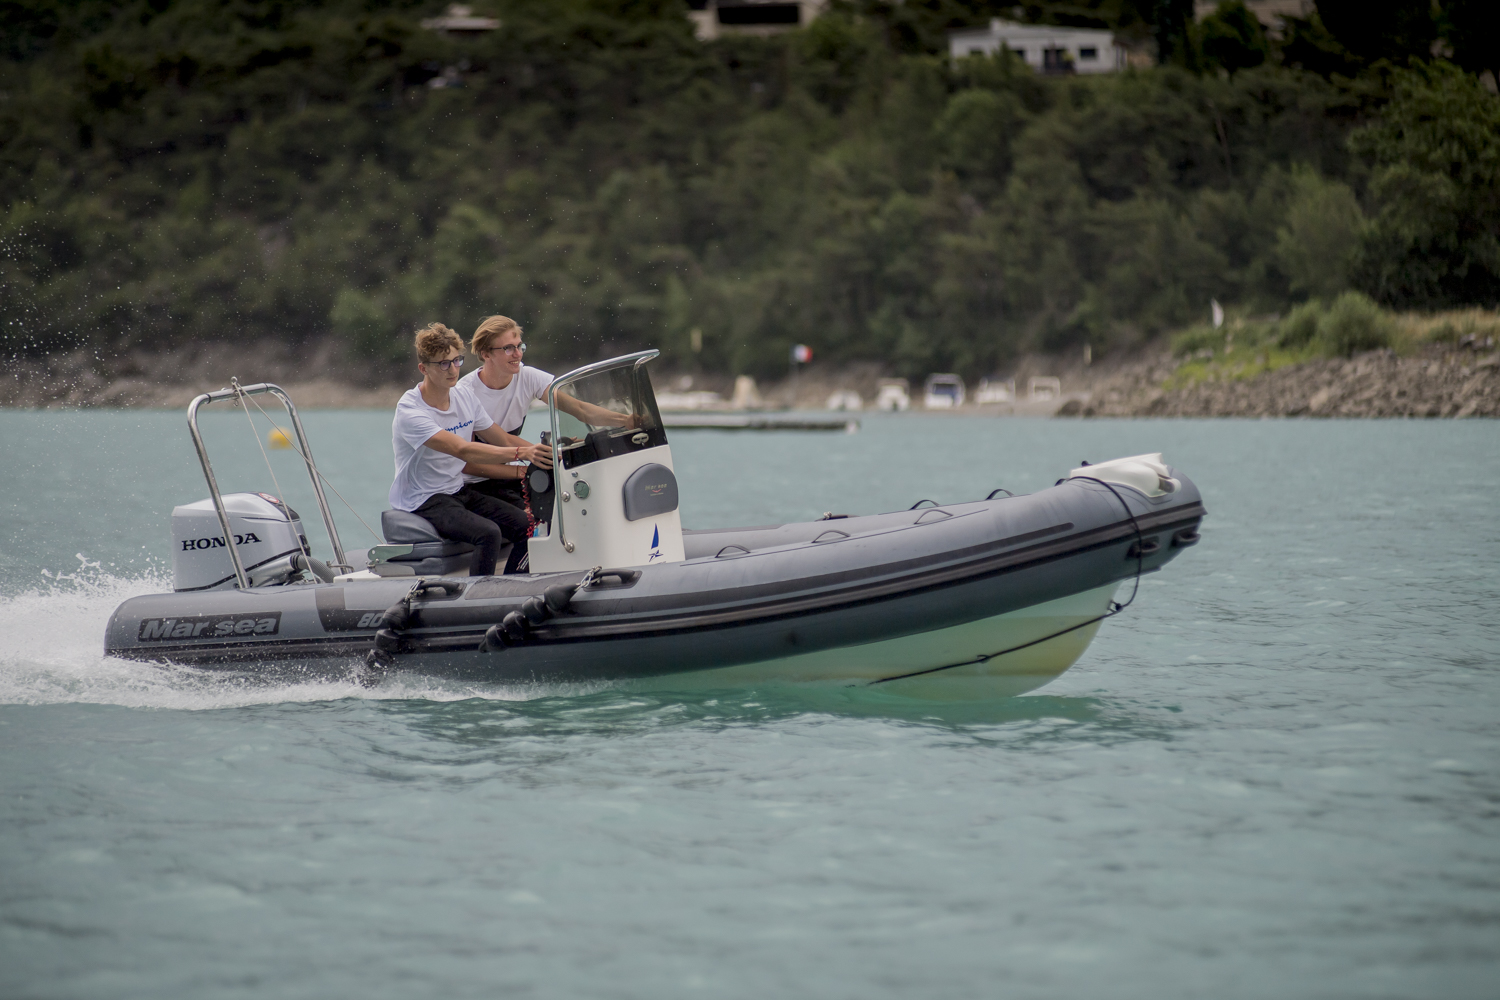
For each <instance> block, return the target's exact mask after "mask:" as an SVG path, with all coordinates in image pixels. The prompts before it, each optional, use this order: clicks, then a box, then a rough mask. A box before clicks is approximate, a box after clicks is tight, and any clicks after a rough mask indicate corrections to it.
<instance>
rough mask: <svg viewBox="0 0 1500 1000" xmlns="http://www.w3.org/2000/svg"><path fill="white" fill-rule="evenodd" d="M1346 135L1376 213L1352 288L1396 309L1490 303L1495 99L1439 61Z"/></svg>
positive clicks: (1494, 296) (1498, 105)
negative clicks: (1361, 162) (1367, 173)
mask: <svg viewBox="0 0 1500 1000" xmlns="http://www.w3.org/2000/svg"><path fill="white" fill-rule="evenodd" d="M1395 91H1396V93H1395V97H1394V99H1393V100H1392V101H1391V103H1390V104H1389V105H1388V106H1387V107H1386V108H1385V110H1384V112H1383V113H1382V114H1381V117H1380V120H1379V121H1378V122H1375V123H1373V124H1371V125H1368V126H1366V127H1364V128H1362V129H1360V130H1358V131H1356V132H1355V133H1354V135H1353V137H1352V139H1351V141H1352V143H1353V145H1354V148H1355V149H1356V150H1357V151H1359V152H1360V153H1361V154H1363V155H1364V156H1366V157H1367V158H1368V159H1369V161H1370V163H1371V166H1372V169H1373V173H1372V174H1371V177H1370V196H1371V201H1372V203H1373V204H1374V205H1375V206H1377V207H1378V210H1377V211H1376V213H1375V215H1374V218H1373V219H1372V220H1371V225H1370V227H1369V228H1368V230H1367V231H1366V235H1365V239H1364V241H1363V246H1362V248H1361V252H1360V255H1359V258H1358V260H1357V262H1356V284H1357V285H1359V286H1360V287H1362V288H1363V289H1364V290H1365V291H1367V292H1368V293H1369V294H1371V295H1372V296H1374V297H1375V298H1376V299H1378V300H1380V301H1382V302H1384V303H1387V304H1390V305H1394V306H1400V307H1406V308H1413V307H1416V308H1436V307H1446V306H1455V305H1460V304H1471V303H1484V304H1487V305H1493V304H1495V303H1497V302H1500V99H1496V98H1495V96H1494V95H1492V94H1490V93H1489V92H1488V91H1486V90H1485V89H1484V87H1483V86H1482V85H1481V84H1480V83H1479V82H1478V80H1476V79H1475V78H1474V77H1472V76H1469V75H1467V74H1465V73H1463V72H1462V71H1461V70H1459V69H1458V68H1457V67H1455V66H1453V65H1451V64H1449V63H1442V62H1438V63H1433V64H1432V65H1430V66H1427V67H1423V68H1419V69H1417V70H1411V71H1406V72H1402V73H1399V74H1398V75H1397V76H1396V78H1395Z"/></svg>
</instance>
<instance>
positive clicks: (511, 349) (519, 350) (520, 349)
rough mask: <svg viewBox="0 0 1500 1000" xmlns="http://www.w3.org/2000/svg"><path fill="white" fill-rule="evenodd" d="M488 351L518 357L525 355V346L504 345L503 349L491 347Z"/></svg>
mask: <svg viewBox="0 0 1500 1000" xmlns="http://www.w3.org/2000/svg"><path fill="white" fill-rule="evenodd" d="M490 350H492V351H503V352H504V353H506V354H509V355H511V356H512V357H520V356H521V355H522V354H525V353H526V345H525V344H506V345H505V346H504V347H492V348H490Z"/></svg>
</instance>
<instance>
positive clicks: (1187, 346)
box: [1172, 326, 1224, 358]
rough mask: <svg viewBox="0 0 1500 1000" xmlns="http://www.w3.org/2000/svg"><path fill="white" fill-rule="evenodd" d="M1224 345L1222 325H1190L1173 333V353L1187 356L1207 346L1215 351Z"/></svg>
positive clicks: (1180, 356) (1181, 356)
mask: <svg viewBox="0 0 1500 1000" xmlns="http://www.w3.org/2000/svg"><path fill="white" fill-rule="evenodd" d="M1223 346H1224V330H1223V328H1222V327H1217V328H1216V327H1212V326H1190V327H1188V328H1187V329H1186V330H1182V331H1180V332H1178V333H1174V334H1173V335H1172V354H1173V356H1174V357H1179V358H1185V357H1188V356H1190V355H1193V354H1197V353H1198V352H1199V351H1201V350H1203V349H1204V348H1207V349H1208V350H1211V351H1213V352H1215V353H1218V351H1219V349H1220V348H1221V347H1223Z"/></svg>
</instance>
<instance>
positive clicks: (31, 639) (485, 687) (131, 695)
mask: <svg viewBox="0 0 1500 1000" xmlns="http://www.w3.org/2000/svg"><path fill="white" fill-rule="evenodd" d="M78 559H79V563H80V566H79V569H78V570H77V571H76V572H74V573H64V574H56V575H54V574H50V573H46V574H44V576H43V579H42V580H41V581H40V582H39V583H38V584H37V585H36V586H33V587H29V588H26V589H22V590H17V591H13V592H11V593H8V594H0V621H3V622H5V628H4V629H3V630H0V705H55V704H97V705H121V706H125V707H129V708H166V709H184V710H202V709H216V708H240V707H245V706H251V705H268V704H284V703H287V702H318V701H336V700H339V699H343V698H366V699H382V700H401V699H415V700H426V701H461V700H465V699H471V698H479V699H486V700H492V701H531V700H534V699H537V698H551V697H570V696H576V695H580V694H589V693H592V692H594V691H598V690H601V689H604V688H606V687H608V685H605V684H591V685H579V684H552V685H500V684H474V683H458V682H443V681H439V680H434V679H432V678H429V677H421V676H416V675H406V674H403V673H400V672H397V673H395V674H392V675H391V676H389V677H386V678H383V679H382V680H381V681H380V683H379V684H377V685H376V686H374V687H368V688H367V687H362V686H361V685H360V684H359V683H358V682H357V681H356V679H355V673H354V667H355V663H354V662H353V661H351V662H350V664H349V669H348V670H347V671H345V672H342V673H340V672H338V671H334V672H331V673H326V674H321V675H318V676H312V677H307V678H305V679H302V678H287V677H286V676H285V675H282V676H273V677H265V676H259V675H257V674H255V673H252V672H248V671H247V672H239V671H229V670H202V669H198V668H195V667H185V666H172V665H169V664H157V663H141V662H134V661H130V660H121V659H116V658H114V657H109V656H105V655H104V653H103V648H104V628H105V626H106V625H107V624H108V622H109V616H110V615H111V614H112V613H113V612H114V610H115V608H117V607H118V606H119V605H120V604H121V602H123V601H125V600H128V599H129V598H132V597H137V596H140V595H142V594H159V593H162V592H164V591H169V590H171V588H172V582H171V579H170V576H169V575H168V574H166V573H165V572H150V573H146V574H143V575H139V576H130V577H124V576H115V575H114V574H112V573H109V572H108V571H107V570H104V569H103V568H101V567H100V566H99V564H98V563H94V562H90V561H88V560H87V559H86V558H84V557H83V556H79V557H78ZM249 666H251V667H252V668H253V665H249Z"/></svg>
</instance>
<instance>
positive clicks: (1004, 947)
mask: <svg viewBox="0 0 1500 1000" xmlns="http://www.w3.org/2000/svg"><path fill="white" fill-rule="evenodd" d="M231 416H233V415H224V414H211V415H210V419H209V421H208V424H209V433H210V436H211V441H210V444H211V446H214V447H216V449H217V450H216V451H215V454H220V453H222V454H223V455H224V459H223V461H222V470H223V472H222V480H224V485H225V488H226V489H246V488H255V489H262V488H267V487H268V482H267V476H266V473H265V471H264V469H263V468H261V469H260V470H259V471H257V466H258V465H259V464H260V461H261V458H260V454H259V451H258V450H257V449H255V448H254V447H253V446H251V445H250V444H249V442H248V439H247V438H246V436H245V434H246V432H245V431H244V418H243V416H237V417H234V418H233V419H230V417H231ZM236 421H237V422H236ZM307 423H308V429H309V433H310V434H311V435H312V437H313V442H314V446H315V447H316V448H317V449H318V456H319V458H320V461H322V462H323V463H324V464H325V465H326V466H327V469H328V471H329V473H330V475H331V476H332V478H333V480H334V482H335V484H336V485H337V486H338V487H339V489H340V490H341V491H342V492H343V493H344V495H345V496H346V497H349V499H350V500H351V501H352V502H353V503H354V504H355V507H356V509H357V511H358V513H359V516H361V517H363V518H365V519H366V520H368V521H370V522H371V523H374V519H375V517H376V516H378V512H379V510H380V509H381V507H382V506H383V503H382V500H383V497H384V491H385V488H386V485H388V482H389V475H390V456H389V429H388V428H389V417H388V415H386V414H381V413H357V412H341V413H313V414H309V415H307ZM236 434H238V435H239V437H238V438H236V436H235V435H236ZM236 442H237V443H236ZM672 444H673V451H674V457H675V459H676V464H677V466H678V469H679V470H680V472H679V475H680V478H681V483H682V496H683V501H682V502H683V511H684V518H685V521H686V522H687V523H688V524H689V525H690V526H709V525H717V524H730V523H740V524H753V523H774V522H777V521H782V520H791V519H798V520H800V519H806V518H808V517H812V516H817V515H818V514H821V513H822V512H823V511H825V510H834V511H838V512H848V513H863V512H871V511H876V510H887V509H896V508H900V507H905V506H908V505H910V504H911V503H912V502H913V501H914V500H916V499H919V498H921V497H933V498H934V499H938V500H954V499H964V498H972V497H977V496H983V495H984V494H985V493H988V492H989V491H990V490H991V489H993V488H994V487H996V486H1006V487H1009V488H1011V489H1013V490H1016V491H1017V492H1021V491H1034V490H1037V489H1040V488H1042V487H1044V486H1046V485H1049V484H1050V483H1051V482H1052V481H1053V480H1055V479H1056V478H1057V477H1059V476H1061V475H1063V474H1064V473H1065V472H1066V470H1067V469H1068V468H1070V467H1072V466H1074V465H1076V464H1077V463H1078V461H1079V460H1080V459H1090V460H1101V459H1104V458H1108V457H1114V456H1118V455H1123V454H1134V453H1139V452H1143V451H1158V450H1160V451H1164V452H1166V454H1167V458H1168V460H1169V461H1171V462H1172V463H1174V464H1175V465H1177V466H1178V467H1179V468H1180V469H1181V470H1183V471H1184V472H1186V473H1187V474H1188V475H1189V476H1191V477H1193V478H1194V479H1195V480H1196V481H1197V482H1198V484H1199V485H1200V486H1201V488H1202V490H1203V492H1204V496H1205V501H1206V503H1207V505H1208V507H1209V510H1210V512H1211V516H1210V518H1209V520H1208V521H1207V522H1205V525H1204V531H1203V541H1202V543H1201V544H1200V545H1199V546H1197V547H1196V548H1195V549H1193V550H1190V551H1188V552H1187V553H1185V554H1184V555H1183V556H1182V557H1181V558H1180V559H1178V560H1177V561H1176V562H1175V563H1173V564H1172V565H1171V566H1169V567H1168V568H1167V570H1166V571H1165V572H1163V573H1160V574H1157V575H1155V576H1152V577H1149V578H1147V579H1146V580H1145V581H1143V585H1142V588H1141V594H1140V597H1139V598H1138V600H1137V602H1136V605H1135V606H1134V607H1133V608H1131V609H1130V611H1128V612H1127V613H1126V614H1125V615H1124V616H1121V617H1120V618H1117V619H1114V620H1112V621H1110V622H1108V623H1106V625H1105V626H1104V628H1103V630H1102V631H1101V632H1100V634H1099V637H1098V639H1097V640H1096V641H1095V643H1094V645H1093V647H1092V648H1091V649H1090V651H1089V652H1088V653H1087V654H1086V655H1085V657H1084V658H1083V659H1082V660H1081V661H1080V662H1079V663H1078V665H1077V666H1075V667H1074V668H1073V669H1072V670H1071V671H1070V672H1069V673H1068V674H1066V675H1064V676H1063V678H1061V679H1060V680H1059V681H1057V682H1054V683H1053V684H1051V685H1048V686H1047V687H1045V688H1043V689H1041V690H1040V691H1038V692H1036V693H1034V694H1032V695H1028V696H1026V697H1022V698H1015V699H1010V700H1008V701H1002V702H995V703H992V704H979V705H956V706H944V705H935V704H930V703H921V702H910V701H905V700H902V699H898V698H892V697H889V696H886V695H883V694H881V693H880V692H878V691H873V692H872V691H857V690H843V691H805V690H797V689H792V688H763V689H737V690H724V691H713V692H694V693H691V694H674V693H670V692H669V693H661V692H655V693H652V694H649V695H643V694H638V693H632V692H629V691H622V690H616V689H610V688H607V687H604V688H601V687H593V688H578V689H550V690H547V689H535V688H506V687H485V686H482V685H480V686H475V685H458V684H453V683H449V682H436V681H432V680H428V679H424V678H421V677H416V676H408V675H399V674H398V675H397V676H395V677H392V678H391V679H390V680H388V681H387V682H386V683H384V684H382V685H381V686H380V687H379V688H377V689H374V690H370V691H366V690H362V689H360V688H358V687H356V686H355V685H353V684H352V683H351V682H349V681H347V680H343V679H338V678H334V679H328V678H324V679H321V680H318V681H309V682H307V683H300V684H299V683H289V682H287V681H285V680H277V681H274V682H269V681H263V680H259V679H257V678H256V677H254V676H253V675H236V674H222V673H214V672H206V671H196V670H187V669H170V668H163V667H155V666H146V665H139V664H129V663H124V662H121V661H113V660H106V659H104V658H103V657H102V656H101V655H100V653H99V648H100V642H101V640H102V634H103V627H104V622H105V620H106V618H107V617H108V615H109V613H110V611H111V610H112V609H113V607H114V606H115V605H116V604H117V603H118V602H119V601H120V600H122V599H123V598H124V597H126V596H129V595H131V594H135V593H146V592H151V591H154V590H158V589H161V588H163V587H166V586H169V582H168V580H167V577H166V566H167V560H168V557H169V553H168V552H167V516H168V514H169V513H170V508H171V506H172V505H173V504H174V503H182V502H187V501H190V500H194V499H197V498H199V497H200V496H202V495H203V488H202V484H201V479H199V478H198V475H197V474H196V472H195V471H194V468H193V459H192V453H191V450H190V448H189V446H188V444H187V440H186V434H185V432H184V430H183V427H182V417H181V415H180V414H176V413H170V414H169V413H151V412H125V413H103V412H95V413H54V412H47V413H18V412H4V413H0V467H3V468H4V469H6V471H7V475H6V476H5V477H4V479H3V480H0V511H3V516H4V518H5V524H6V527H7V530H6V531H5V532H4V533H3V534H0V616H3V618H4V621H5V625H4V626H3V628H0V759H3V762H4V763H3V767H0V995H3V996H6V997H59V998H61V997H68V998H101V1000H102V998H110V1000H118V998H127V997H132V998H133V997H153V998H154V997H162V996H193V997H207V998H220V997H223V998H230V997H241V996H249V995H272V996H277V997H308V998H313V997H317V998H327V997H330V996H333V997H343V996H349V997H355V996H357V997H361V998H364V997H392V998H397V997H401V998H404V997H410V996H448V997H491V996H496V995H506V996H528V995H531V996H544V997H555V996H578V997H620V998H636V997H641V998H647V997H650V998H655V997H663V996H670V997H676V996H699V995H702V996H716V997H745V998H752V997H754V998H760V997H766V996H809V997H819V998H846V997H847V998H851V1000H852V998H860V1000H868V998H872V997H903V998H904V997H913V996H921V997H943V998H946V997H954V998H959V997H973V996H979V995H1000V996H1007V997H1078V996H1110V997H1142V998H1155V997H1161V996H1191V997H1200V996H1217V997H1236V998H1237V997H1245V998H1259V997H1266V998H1273V997H1274V998H1278V1000H1280V998H1285V997H1289V996H1291V997H1351V998H1352V997H1360V998H1367V997H1402V998H1405V997H1411V998H1418V997H1421V998H1426V997H1433V996H1443V997H1451V998H1468V997H1474V998H1479V997H1485V998H1488V997H1492V996H1494V995H1495V983H1496V982H1500V777H1497V762H1500V729H1497V726H1496V719H1497V712H1500V627H1497V625H1496V624H1495V609H1496V608H1497V607H1500V526H1497V519H1496V517H1495V514H1496V511H1497V509H1500V504H1497V502H1496V497H1497V496H1500V424H1497V423H1495V422H1493V421H1489V422H1484V421H1470V422H1462V423H1437V422H1430V423H1403V422H1359V421H1347V422H1346V421H1323V422H1302V421H1275V422H1270V421H1268V422H1241V421H1177V422H1165V421H1162V422H1157V421H1119V422H1111V421H1092V422H1069V421H1050V422H1042V421H1025V420H982V419H967V418H953V419H932V418H921V417H911V416H909V417H880V416H876V417H870V418H867V419H866V420H865V421H864V428H863V430H862V431H861V432H860V433H859V434H856V435H852V436H834V435H819V434H766V435H746V436H728V435H722V434H716V433H711V432H707V433H697V432H694V433H688V432H683V433H678V434H676V435H674V436H673V442H672ZM274 460H275V461H276V462H277V463H278V465H277V467H276V472H277V476H278V478H279V479H280V481H281V484H282V486H283V487H286V488H287V490H288V494H289V497H290V499H291V502H292V504H293V506H295V507H298V508H299V509H301V511H302V513H303V514H304V516H306V517H308V519H309V521H310V522H311V521H312V520H314V519H315V513H314V512H315V507H314V505H313V503H312V502H311V499H310V497H309V496H308V495H307V492H308V491H307V490H306V487H305V484H303V483H298V482H297V479H296V477H297V475H299V472H298V470H297V468H296V465H295V456H289V455H287V454H286V453H277V454H275V455H274ZM294 483H296V484H297V485H296V486H295V487H294V486H293V484H294ZM298 489H300V490H301V493H297V492H296V490H298ZM334 502H335V504H337V503H338V501H337V500H335V501H334ZM339 513H340V525H341V530H342V531H343V533H344V535H345V538H346V540H347V541H349V542H350V544H365V543H366V542H365V541H362V540H361V535H362V532H363V529H361V528H360V527H359V522H358V521H357V520H356V519H355V517H354V516H353V515H351V514H349V513H347V511H344V510H342V509H341V510H340V511H339ZM309 526H310V527H311V524H310V525H309ZM312 535H313V537H314V539H315V544H321V542H319V541H318V540H319V538H320V533H319V532H316V531H314V532H312ZM325 551H326V550H325Z"/></svg>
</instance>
